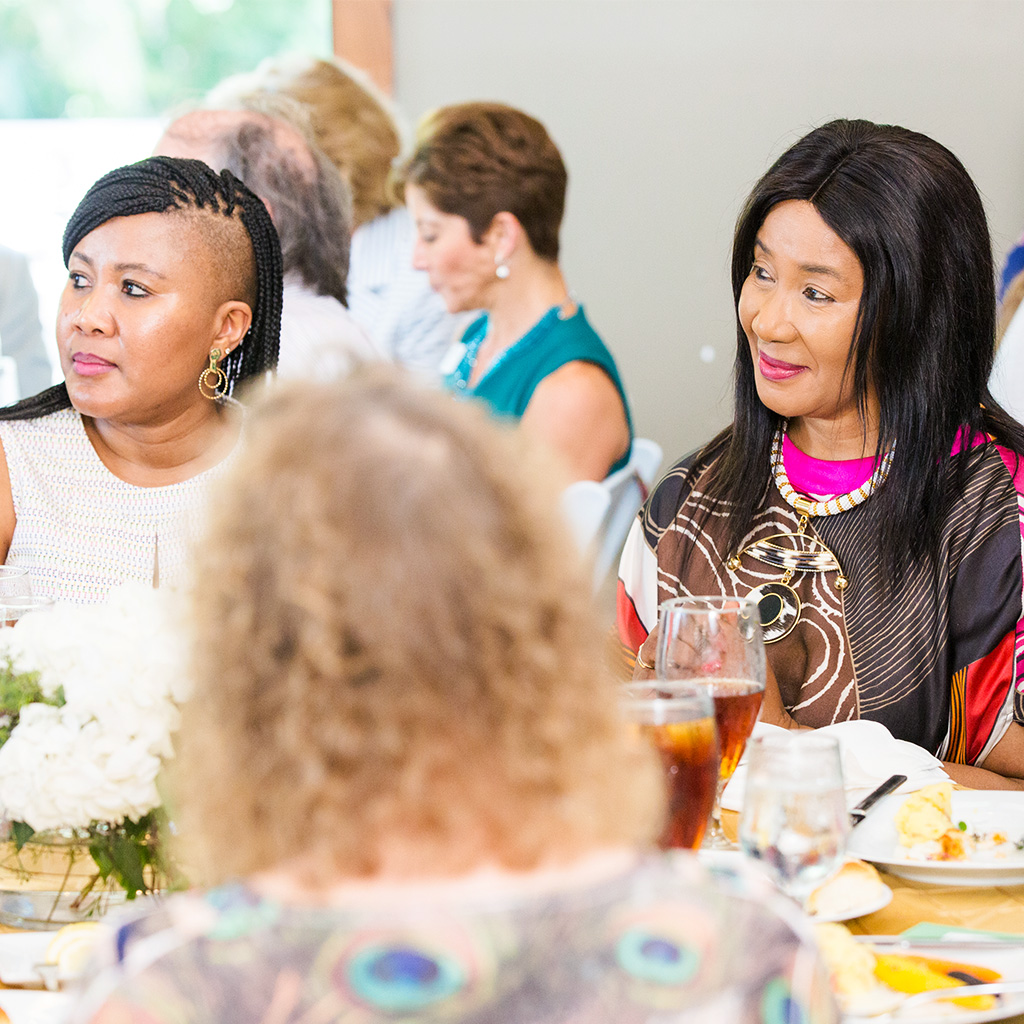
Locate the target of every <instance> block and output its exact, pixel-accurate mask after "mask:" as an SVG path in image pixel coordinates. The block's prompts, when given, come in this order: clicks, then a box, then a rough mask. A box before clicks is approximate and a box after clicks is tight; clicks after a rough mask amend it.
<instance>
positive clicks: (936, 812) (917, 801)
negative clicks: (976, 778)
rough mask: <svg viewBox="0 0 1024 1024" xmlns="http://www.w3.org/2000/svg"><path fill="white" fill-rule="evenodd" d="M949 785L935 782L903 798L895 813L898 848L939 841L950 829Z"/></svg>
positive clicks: (950, 797) (950, 802)
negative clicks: (898, 840)
mask: <svg viewBox="0 0 1024 1024" xmlns="http://www.w3.org/2000/svg"><path fill="white" fill-rule="evenodd" d="M952 811H953V784H952V783H950V782H937V783H935V785H933V786H925V787H924V789H922V790H919V791H918V792H916V793H914V794H913V795H912V796H909V797H907V799H906V800H905V801H904V803H903V806H902V807H901V808H900V809H899V810H898V811H897V812H896V831H897V832H898V833H899V837H900V844H901V845H903V846H914V845H916V844H917V843H926V842H928V841H929V840H937V839H940V838H941V837H942V836H943V835H945V833H946V832H948V831H949V830H950V829H951V828H952V827H953V821H952V818H951V817H950V815H951V814H952Z"/></svg>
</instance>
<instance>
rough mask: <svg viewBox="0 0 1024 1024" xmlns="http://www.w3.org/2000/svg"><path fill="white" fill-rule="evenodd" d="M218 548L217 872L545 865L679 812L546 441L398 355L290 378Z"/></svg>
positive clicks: (200, 724)
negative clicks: (337, 374) (671, 805)
mask: <svg viewBox="0 0 1024 1024" xmlns="http://www.w3.org/2000/svg"><path fill="white" fill-rule="evenodd" d="M246 433H247V447H246V451H245V453H244V454H243V456H242V457H241V458H240V459H239V461H238V463H237V464H236V466H235V468H234V469H233V471H232V472H231V474H230V475H229V477H228V478H227V479H226V480H225V481H224V484H223V486H222V488H221V490H220V491H219V492H218V494H217V496H216V499H215V501H214V504H213V507H212V509H211V512H210V532H209V536H208V538H207V540H206V542H205V543H204V544H203V545H202V547H201V549H200V551H199V552H198V556H197V570H198V572H197V577H196V578H197V580H198V584H197V587H196V593H195V597H194V616H195V628H196V630H197V640H196V648H195V678H196V693H195V695H194V697H193V698H192V700H191V701H190V702H189V703H188V705H187V706H186V708H185V711H184V716H183V724H182V732H181V750H180V753H179V756H178V758H177V760H176V762H175V769H176V771H177V772H178V773H179V775H178V778H179V779H180V782H181V785H180V786H179V791H180V795H181V807H180V811H181V813H180V815H179V819H178V820H179V823H180V825H181V830H182V834H183V835H184V836H186V838H187V839H188V840H189V841H191V843H192V845H193V849H192V853H193V855H194V856H193V857H192V858H191V862H192V863H193V864H202V865H204V866H205V869H206V874H205V875H204V877H203V878H202V879H198V878H197V879H194V880H195V881H203V882H217V881H220V880H222V879H225V878H230V877H236V876H239V875H243V876H244V875H247V874H251V873H253V872H257V871H260V870H264V869H270V868H274V867H276V866H280V865H285V864H288V863H289V862H290V861H292V862H294V861H295V860H296V859H298V858H301V857H303V856H304V855H305V856H307V857H311V858H312V860H313V861H314V863H315V870H316V871H318V872H321V875H320V876H316V877H315V878H311V882H312V884H314V885H315V884H317V883H323V884H329V883H330V882H331V881H335V882H336V881H338V880H339V879H346V878H358V877H373V876H376V875H387V876H389V877H396V876H402V875H405V876H409V877H415V876H419V877H422V876H426V875H432V876H449V877H450V876H455V875H459V874H462V873H464V872H467V871H472V870H473V869H475V868H478V867H482V866H485V865H489V866H497V867H501V868H506V869H510V870H530V869H533V868H536V867H539V866H543V865H548V864H552V863H558V862H568V861H570V860H572V859H573V858H575V857H578V856H581V855H584V854H586V853H588V852H590V851H593V850H595V849H599V848H605V847H615V846H619V847H621V846H623V845H631V846H636V845H640V844H643V843H645V842H646V841H649V840H650V838H651V836H652V834H653V833H655V832H656V831H657V827H658V825H659V818H660V815H661V813H662V809H663V803H662V800H663V793H662V790H661V781H660V772H659V770H658V768H657V766H656V764H655V763H654V762H653V760H652V758H651V752H650V751H648V750H647V749H646V748H645V747H643V746H642V745H638V743H637V740H636V738H635V737H632V736H631V735H629V734H628V732H627V730H626V729H625V727H624V726H623V724H622V723H621V721H620V719H619V715H618V710H617V706H616V691H615V682H614V681H613V680H612V678H611V677H610V675H609V674H608V670H607V667H606V663H605V660H604V655H603V652H604V648H603V644H602V641H601V632H602V630H601V627H600V621H599V616H597V615H596V613H595V610H594V606H593V603H592V600H591V594H590V584H589V581H588V579H587V573H586V570H585V567H584V566H583V565H581V564H580V563H581V560H580V558H579V556H578V555H577V553H576V549H575V546H574V544H573V541H572V539H571V537H570V536H569V534H568V532H567V529H566V527H565V524H564V523H563V522H562V521H561V518H560V515H559V501H558V497H557V491H556V490H555V488H554V487H553V486H552V483H551V480H552V470H551V467H550V465H549V464H548V462H547V461H546V459H547V458H548V456H546V454H545V453H542V452H540V451H538V450H537V448H536V447H535V446H534V445H533V444H532V443H531V442H530V440H529V438H528V437H527V436H526V435H524V434H523V433H522V432H513V431H511V430H510V429H508V428H500V427H498V426H497V425H495V424H494V423H492V422H491V421H489V420H488V419H487V417H486V416H485V414H484V412H483V411H482V410H481V409H478V408H476V407H475V406H474V405H473V404H472V403H460V402H454V401H453V400H452V399H451V398H450V397H448V396H446V395H445V394H443V393H441V392H438V391H436V390H434V389H430V388H427V387H426V386H423V385H418V384H413V383H411V379H410V378H406V377H405V376H403V375H401V374H400V372H399V371H398V370H396V369H394V368H390V367H364V368H362V369H359V370H357V371H355V373H353V374H352V375H351V376H350V377H349V378H348V379H346V380H345V381H343V382H341V383H338V384H313V383H304V384H294V385H291V386H290V389H289V386H286V385H282V386H280V387H279V388H278V389H277V390H276V391H274V392H273V393H272V394H271V395H269V396H268V398H267V399H265V401H264V403H263V405H262V406H261V407H260V408H259V409H258V411H257V412H255V413H254V414H253V415H252V416H251V418H250V419H249V421H248V422H247V430H246Z"/></svg>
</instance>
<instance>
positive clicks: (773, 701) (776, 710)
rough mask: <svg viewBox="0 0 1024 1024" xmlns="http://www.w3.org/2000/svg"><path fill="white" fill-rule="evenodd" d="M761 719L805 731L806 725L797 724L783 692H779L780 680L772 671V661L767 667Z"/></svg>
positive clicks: (783, 726) (786, 727)
mask: <svg viewBox="0 0 1024 1024" xmlns="http://www.w3.org/2000/svg"><path fill="white" fill-rule="evenodd" d="M758 720H759V721H761V722H767V723H768V724H769V725H778V726H780V727H781V728H783V729H793V730H795V731H803V730H805V729H807V726H806V725H797V723H796V722H795V721H794V720H793V716H792V715H791V714H790V713H789V712H788V711H787V710H786V705H785V704H783V703H782V694H781V693H780V692H779V681H778V680H777V679H776V678H775V673H774V672H773V671H772V666H771V662H768V664H767V665H766V667H765V681H764V698H763V699H762V701H761V714H760V716H759V719H758Z"/></svg>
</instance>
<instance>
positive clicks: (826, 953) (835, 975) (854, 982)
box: [814, 924, 876, 996]
mask: <svg viewBox="0 0 1024 1024" xmlns="http://www.w3.org/2000/svg"><path fill="white" fill-rule="evenodd" d="M814 936H815V938H816V939H817V940H818V949H819V950H821V955H822V957H823V958H824V960H825V964H826V965H827V966H828V970H829V975H830V977H831V980H832V988H833V990H834V991H835V992H837V993H838V994H839V995H840V996H851V995H859V994H861V993H864V992H868V991H870V990H871V989H872V988H874V987H875V986H876V980H875V954H874V953H873V952H872V951H871V947H870V946H867V945H865V944H864V943H863V942H858V941H857V940H856V939H855V938H854V937H853V936H852V935H851V934H850V930H849V929H848V928H846V927H844V926H843V925H841V924H816V925H815V926H814Z"/></svg>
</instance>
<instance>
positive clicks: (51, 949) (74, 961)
mask: <svg viewBox="0 0 1024 1024" xmlns="http://www.w3.org/2000/svg"><path fill="white" fill-rule="evenodd" d="M99 927H100V926H99V924H98V923H96V922H95V921H79V922H77V923H75V924H67V925H65V926H64V927H63V928H61V929H60V930H59V931H58V932H57V933H56V934H55V935H54V937H53V939H51V941H50V945H49V946H47V947H46V962H47V963H48V964H56V965H57V970H58V973H59V975H60V978H61V980H62V981H65V980H69V979H71V978H78V977H81V975H82V974H83V973H84V972H85V966H86V964H87V963H88V962H89V957H90V956H91V955H92V951H93V947H94V946H95V945H96V939H97V937H98V930H99Z"/></svg>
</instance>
